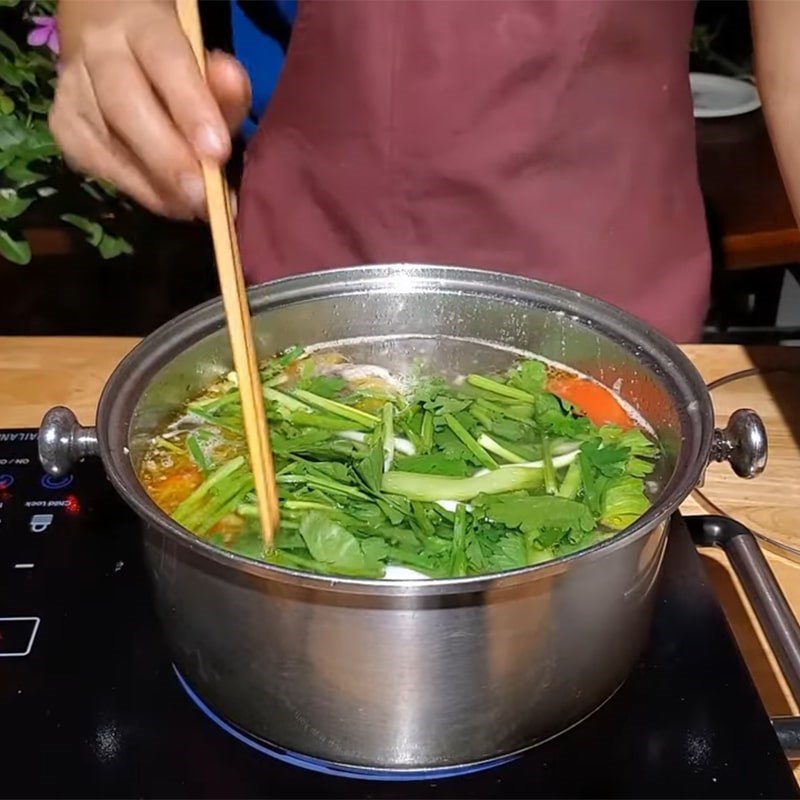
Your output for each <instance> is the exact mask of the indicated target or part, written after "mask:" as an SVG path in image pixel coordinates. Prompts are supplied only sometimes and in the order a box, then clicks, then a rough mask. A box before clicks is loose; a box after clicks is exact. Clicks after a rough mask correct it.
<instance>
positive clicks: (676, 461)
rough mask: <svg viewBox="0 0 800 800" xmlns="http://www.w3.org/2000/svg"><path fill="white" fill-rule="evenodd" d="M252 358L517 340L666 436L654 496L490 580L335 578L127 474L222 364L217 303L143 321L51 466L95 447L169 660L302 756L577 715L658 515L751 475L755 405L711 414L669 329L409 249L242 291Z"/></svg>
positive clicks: (556, 725) (398, 360) (505, 747)
mask: <svg viewBox="0 0 800 800" xmlns="http://www.w3.org/2000/svg"><path fill="white" fill-rule="evenodd" d="M250 298H251V304H252V309H253V313H254V317H255V324H256V336H257V339H258V343H259V348H260V352H261V354H262V355H265V356H266V355H268V354H271V353H274V352H275V351H277V350H280V349H282V348H284V347H287V346H290V345H292V344H296V343H300V344H306V345H310V344H314V343H320V342H334V341H337V340H343V341H338V343H337V349H338V350H340V351H343V352H345V353H347V354H349V355H351V356H353V357H354V358H355V359H357V360H359V361H363V362H369V363H378V364H383V365H385V366H388V367H390V368H392V369H394V370H398V369H400V370H403V369H408V368H410V367H411V366H412V364H413V363H414V362H415V360H416V359H418V358H423V359H424V360H425V362H426V364H427V367H428V368H429V369H430V370H434V371H440V372H444V373H449V374H457V373H463V372H466V371H471V370H490V369H493V368H495V367H505V366H507V365H508V364H509V363H510V362H511V361H512V359H513V358H514V357H515V356H516V355H517V354H518V353H519V352H520V351H524V352H529V353H537V354H539V355H542V356H545V357H547V358H550V359H554V360H557V361H559V362H562V363H565V364H568V365H571V366H573V367H575V368H577V369H579V370H581V371H582V372H584V373H587V374H589V375H591V376H593V377H595V378H597V379H598V380H600V381H601V382H602V383H604V384H606V385H608V386H612V387H614V388H615V390H616V391H618V393H619V394H620V395H621V396H622V397H623V398H624V399H625V400H627V401H628V402H630V403H631V404H632V405H633V406H634V407H635V408H636V409H637V410H638V411H639V412H640V413H641V414H642V415H643V416H644V417H645V418H646V419H647V420H648V421H649V422H650V423H651V424H652V425H653V426H654V428H655V429H656V432H657V433H658V435H659V437H660V439H661V441H662V442H663V443H664V445H665V448H666V450H667V454H668V455H667V459H666V465H665V470H664V474H663V475H662V476H661V477H662V481H663V490H662V492H661V494H660V497H659V499H658V501H657V502H656V503H655V505H654V506H653V508H652V509H651V510H650V511H648V513H647V514H645V515H644V516H643V517H642V518H641V519H640V520H639V521H638V522H637V523H636V524H635V525H633V526H632V527H631V528H629V529H628V530H627V531H625V532H624V533H622V534H621V535H619V536H617V537H616V538H614V539H613V540H610V541H607V542H605V543H603V544H600V545H597V546H595V547H592V548H590V549H588V550H586V551H584V552H581V553H578V554H575V555H572V556H569V557H567V558H564V559H561V560H559V561H556V562H552V563H546V564H541V565H538V566H534V567H530V568H527V569H522V570H518V571H514V572H509V573H505V574H502V575H494V576H488V577H477V578H463V579H457V580H436V581H416V582H407V583H402V582H400V583H387V582H380V581H370V580H353V579H331V578H328V577H321V576H316V575H309V574H304V573H300V572H295V571H292V570H288V569H282V568H279V567H275V566H271V565H268V564H263V563H260V562H256V561H252V560H249V559H247V558H243V557H240V556H237V555H233V554H231V553H227V552H223V551H221V550H218V549H215V548H214V547H212V546H210V545H208V544H206V543H205V542H203V541H202V540H200V539H198V538H196V537H195V536H193V535H192V534H191V533H188V532H187V531H185V530H184V529H182V528H181V527H180V526H179V525H177V524H176V523H174V522H173V521H172V520H170V519H169V518H168V517H167V516H165V515H164V514H163V513H161V512H160V511H159V510H158V509H157V508H156V506H155V505H154V504H153V503H152V502H151V501H150V500H149V499H148V497H147V495H146V494H145V492H144V490H143V489H142V487H141V486H140V484H139V482H138V480H137V478H136V466H137V463H138V461H139V459H140V458H141V455H142V452H143V449H144V447H145V444H146V442H147V440H148V438H149V437H150V436H151V435H152V434H153V433H154V432H155V431H156V430H157V429H158V428H159V426H161V425H162V424H163V423H164V422H165V420H167V419H168V418H169V417H170V416H171V415H172V414H173V413H174V412H175V411H176V410H177V409H178V407H179V406H180V405H181V404H182V403H184V402H185V400H186V399H187V396H190V395H192V394H193V393H196V392H198V391H199V390H201V389H202V388H203V387H204V386H205V385H207V384H208V383H209V382H210V381H211V380H213V379H214V378H216V377H217V376H219V375H220V374H222V373H224V372H226V371H228V370H229V369H230V351H229V345H228V340H227V332H226V330H225V328H224V318H223V312H222V307H221V304H220V302H218V301H214V302H211V303H207V304H205V305H202V306H200V307H198V308H196V309H194V310H192V311H190V312H188V313H186V314H183V315H182V316H180V317H178V318H177V319H175V320H173V321H172V322H170V323H168V324H167V325H165V326H163V327H162V328H160V329H159V330H157V331H156V332H155V333H153V334H152V335H151V336H149V337H147V339H145V340H144V341H143V342H142V343H141V344H140V345H139V346H138V347H137V348H136V349H135V350H134V351H133V352H132V353H131V354H130V355H129V356H127V358H125V360H124V361H123V362H122V363H121V364H120V365H119V366H118V368H117V369H116V371H115V372H114V374H113V375H112V376H111V378H110V379H109V381H108V383H107V385H106V387H105V390H104V392H103V395H102V397H101V400H100V405H99V409H98V416H97V428H96V431H95V430H92V429H87V428H81V427H80V426H79V425H77V423H76V421H75V418H74V416H72V414H71V413H70V412H69V411H67V410H66V409H54V410H53V411H51V412H49V413H48V415H47V416H46V418H45V420H44V423H43V426H42V430H41V433H40V456H41V460H42V463H43V465H44V466H45V468H46V469H47V470H48V471H50V472H51V473H52V474H54V475H61V474H64V473H65V472H66V471H67V470H69V468H70V465H71V464H72V463H73V462H74V461H75V460H76V459H79V458H82V457H84V456H86V455H90V454H95V453H99V454H100V456H101V457H102V459H103V463H104V465H105V469H106V471H107V473H108V476H109V478H110V479H111V481H112V483H113V484H114V486H115V488H116V489H117V491H118V492H119V493H120V494H121V495H122V497H123V498H124V499H125V501H126V502H127V503H128V504H129V505H130V506H131V507H132V508H133V509H134V511H135V512H136V513H137V514H138V515H139V516H140V517H141V518H142V520H143V521H144V524H145V525H144V530H145V536H144V543H145V550H146V556H147V561H148V563H149V568H150V572H151V574H152V579H153V587H154V591H155V597H156V602H157V606H158V609H159V613H160V616H161V619H162V623H163V628H164V631H165V634H166V637H167V639H168V640H169V643H170V645H171V648H172V652H173V656H174V660H175V663H176V665H177V666H178V668H179V670H180V671H181V673H182V674H183V676H184V677H185V678H186V680H187V681H188V683H189V684H190V685H191V686H192V687H193V688H194V689H195V690H196V691H197V692H198V693H199V694H200V695H201V696H202V697H203V698H204V699H205V701H206V702H207V703H208V704H209V705H210V706H211V707H212V708H213V709H214V710H215V711H216V712H217V713H218V714H219V715H221V716H222V717H224V718H225V719H227V720H229V721H230V722H232V723H234V724H235V725H237V726H239V727H241V728H243V729H245V730H246V731H248V732H250V733H252V734H254V735H255V736H257V737H259V738H261V739H263V740H265V741H267V742H270V743H273V744H275V745H278V746H280V747H282V748H286V749H288V750H291V751H295V752H298V753H302V754H305V755H308V756H311V757H315V758H320V759H324V760H327V761H330V762H335V763H338V764H344V765H351V766H356V767H364V768H367V769H375V770H417V769H437V768H444V767H450V766H452V765H464V764H474V763H478V762H483V761H487V760H492V759H495V758H498V757H501V756H504V755H506V754H510V753H514V752H516V751H519V750H522V749H525V748H528V747H530V746H532V745H534V744H536V743H539V742H541V741H543V740H545V739H547V738H548V737H551V736H554V735H555V734H557V733H559V732H560V731H563V730H565V729H566V728H568V727H569V726H571V725H573V724H575V723H577V722H579V721H580V720H581V719H582V718H584V717H585V716H587V715H588V714H590V713H591V712H592V711H593V710H595V709H596V708H597V707H598V706H600V705H601V704H602V703H603V702H605V701H606V700H607V699H608V698H609V697H610V696H611V695H613V693H614V692H615V691H616V690H617V688H618V687H619V686H620V685H621V684H622V683H623V681H624V680H625V678H626V676H627V675H628V673H629V671H630V669H631V667H632V665H633V663H634V662H635V660H636V658H637V656H638V655H639V653H640V651H641V650H642V647H643V645H644V642H645V639H646V636H647V633H648V626H649V621H650V615H651V606H652V601H653V589H654V585H655V583H656V580H657V577H658V574H659V569H660V566H661V561H662V555H663V552H664V547H665V541H666V535H665V532H666V526H667V522H668V520H669V517H670V515H671V514H672V513H673V512H674V511H675V510H676V509H677V507H678V506H679V504H680V503H681V502H682V501H683V500H684V498H685V497H686V496H687V495H688V494H689V493H690V492H691V490H692V489H693V488H694V487H695V486H696V485H697V484H698V482H700V481H701V480H702V476H703V472H704V470H705V468H706V466H707V464H708V462H709V460H710V459H716V460H722V459H728V460H730V461H731V463H732V465H733V467H734V469H735V470H736V472H737V473H738V474H740V475H744V476H748V477H752V476H753V475H756V474H757V473H759V472H760V471H761V470H763V468H764V465H765V461H766V440H765V434H764V429H763V426H762V425H761V422H760V420H759V419H758V417H757V416H756V415H755V413H754V412H752V411H742V412H738V413H737V415H735V417H734V418H733V419H732V423H731V425H730V426H729V427H728V429H727V430H725V431H719V430H716V431H715V430H714V428H713V414H712V407H711V402H710V399H709V395H708V393H707V391H706V387H705V385H704V384H703V381H702V379H701V377H700V375H699V374H698V372H697V371H696V370H695V369H694V367H693V366H692V364H691V363H690V361H689V360H688V359H687V358H686V357H685V356H684V355H683V354H682V353H681V352H680V350H678V348H676V347H675V346H674V345H672V344H671V343H670V342H668V341H667V340H666V339H664V338H662V337H661V336H660V335H658V334H656V333H655V332H654V331H652V330H651V329H650V328H648V327H647V326H646V325H645V324H643V323H642V322H639V321H637V320H636V319H633V318H632V317H630V316H628V315H627V314H624V313H623V312H621V311H619V310H618V309H616V308H613V307H611V306H608V305H606V304H604V303H601V302H599V301H597V300H595V299H592V298H589V297H586V296H583V295H580V294H577V293H575V292H572V291H568V290H566V289H561V288H557V287H554V286H550V285H547V284H543V283H539V282H535V281H530V280H525V279H522V278H518V277H512V276H509V275H500V274H494V273H490V272H485V271H474V270H466V269H458V268H446V267H431V266H419V265H390V266H374V267H364V268H358V269H348V270H337V271H328V272H324V273H318V274H313V275H305V276H302V277H297V278H291V279H287V280H282V281H277V282H275V283H272V284H268V285H265V286H261V287H256V288H254V289H252V290H251V291H250Z"/></svg>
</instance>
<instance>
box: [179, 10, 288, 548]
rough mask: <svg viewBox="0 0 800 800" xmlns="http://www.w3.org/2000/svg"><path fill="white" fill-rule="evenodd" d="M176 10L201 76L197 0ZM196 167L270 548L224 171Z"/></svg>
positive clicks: (270, 484) (271, 529)
mask: <svg viewBox="0 0 800 800" xmlns="http://www.w3.org/2000/svg"><path fill="white" fill-rule="evenodd" d="M177 11H178V19H179V20H180V23H181V27H182V28H183V32H184V33H185V34H186V37H187V38H188V40H189V43H190V44H191V46H192V50H193V51H194V55H195V57H196V58H197V63H198V65H199V66H200V71H201V72H202V73H203V76H204V77H205V74H206V60H205V59H206V56H205V47H204V46H203V30H202V28H201V26H200V12H199V9H198V7H197V0H177ZM202 168H203V180H204V182H205V188H206V202H207V204H208V220H209V223H210V225H211V236H212V239H213V241H214V255H215V256H216V261H217V272H218V273H219V282H220V287H221V289H222V303H223V306H224V308H225V316H226V317H227V320H228V331H229V333H230V339H231V348H232V350H233V365H234V368H235V370H236V373H237V375H238V377H239V390H240V392H241V398H242V416H243V419H244V430H245V435H246V437H247V446H248V449H249V450H250V466H251V467H252V470H253V478H254V480H255V490H256V497H257V499H258V509H259V514H260V517H261V531H262V536H263V539H264V545H265V546H266V547H270V546H271V545H272V540H273V538H274V534H275V530H276V529H277V527H278V490H277V486H276V483H275V470H274V466H273V460H272V450H271V449H270V444H269V433H268V430H267V415H266V412H265V408H264V395H263V393H262V387H261V379H260V376H259V374H258V359H257V357H256V348H255V342H254V339H253V331H252V328H251V325H250V308H249V306H248V303H247V293H246V291H245V283H244V275H243V273H242V265H241V260H240V257H239V246H238V243H237V240H236V229H235V227H234V222H233V211H232V208H231V195H230V190H229V188H228V182H227V180H226V178H225V173H224V171H223V170H222V169H221V168H220V167H219V166H217V165H215V164H208V163H203V164H202Z"/></svg>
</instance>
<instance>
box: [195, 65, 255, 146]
mask: <svg viewBox="0 0 800 800" xmlns="http://www.w3.org/2000/svg"><path fill="white" fill-rule="evenodd" d="M206 73H207V80H208V86H209V88H210V89H211V93H212V94H213V95H214V97H215V98H216V100H217V102H218V103H219V108H220V111H221V112H222V116H223V117H224V118H225V122H226V123H227V124H228V128H229V129H230V130H231V132H235V131H237V130H238V129H239V127H240V126H241V124H242V122H244V120H245V117H246V116H247V113H248V111H250V103H251V102H252V90H251V88H250V79H249V78H248V77H247V71H246V70H245V68H244V67H243V66H242V65H241V64H240V63H239V62H238V61H237V60H236V59H235V58H234V57H233V56H231V55H228V54H227V53H223V52H222V51H221V50H214V51H212V52H211V53H209V54H208V60H207V62H206Z"/></svg>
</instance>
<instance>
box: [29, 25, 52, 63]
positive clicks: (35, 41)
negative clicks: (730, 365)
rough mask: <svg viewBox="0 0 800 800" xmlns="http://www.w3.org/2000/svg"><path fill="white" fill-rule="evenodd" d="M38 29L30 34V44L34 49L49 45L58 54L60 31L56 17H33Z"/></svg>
mask: <svg viewBox="0 0 800 800" xmlns="http://www.w3.org/2000/svg"><path fill="white" fill-rule="evenodd" d="M33 21H34V24H35V25H36V27H35V28H34V29H33V30H32V31H31V32H30V33H29V34H28V44H29V45H31V46H32V47H41V46H42V45H47V46H48V47H49V48H50V49H51V50H52V51H53V52H54V53H56V54H57V53H58V30H57V29H56V19H55V17H33Z"/></svg>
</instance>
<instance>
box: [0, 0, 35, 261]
mask: <svg viewBox="0 0 800 800" xmlns="http://www.w3.org/2000/svg"><path fill="white" fill-rule="evenodd" d="M0 2H2V0H0ZM0 255H1V256H3V258H6V259H8V260H9V261H11V262H12V263H14V264H27V263H29V262H30V260H31V246H30V245H29V244H28V243H27V242H26V241H25V240H24V239H22V240H18V239H14V238H13V237H12V236H11V234H10V233H9V232H8V231H4V230H2V229H0Z"/></svg>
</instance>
